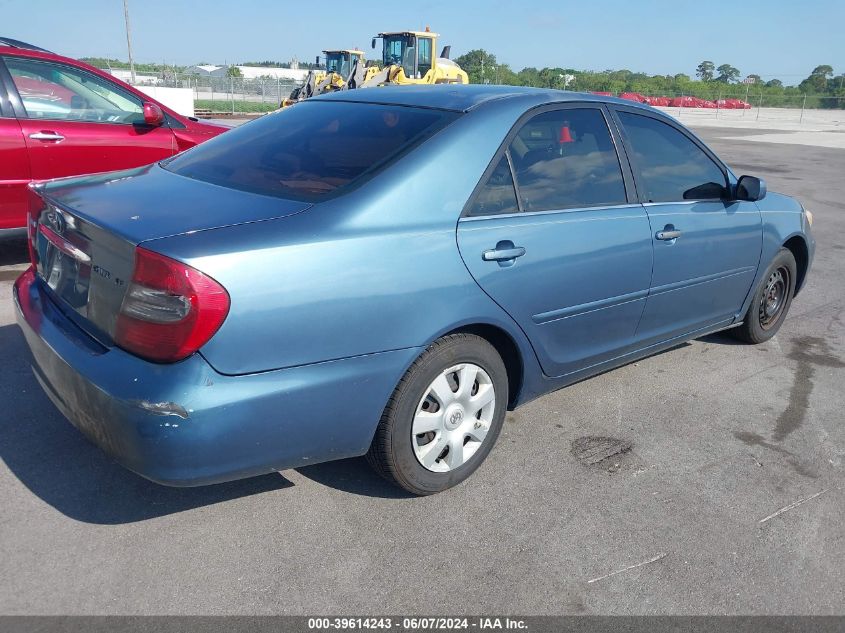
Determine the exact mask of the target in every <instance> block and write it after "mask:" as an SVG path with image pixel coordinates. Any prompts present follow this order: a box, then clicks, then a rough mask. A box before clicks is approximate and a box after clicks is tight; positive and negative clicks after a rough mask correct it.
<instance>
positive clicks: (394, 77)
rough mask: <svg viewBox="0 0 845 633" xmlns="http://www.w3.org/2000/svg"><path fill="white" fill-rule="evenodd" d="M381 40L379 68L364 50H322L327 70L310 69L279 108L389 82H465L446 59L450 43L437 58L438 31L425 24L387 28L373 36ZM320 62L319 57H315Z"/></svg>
mask: <svg viewBox="0 0 845 633" xmlns="http://www.w3.org/2000/svg"><path fill="white" fill-rule="evenodd" d="M378 39H381V41H382V59H381V67H379V65H378V64H376V63H375V62H367V61H366V60H365V59H364V53H363V51H360V50H358V49H338V50H326V51H323V54H324V55H325V66H326V70H325V71H323V70H312V71H311V72H310V73H308V76H307V77H306V79H305V83H304V84H303V85H302V86H298V87H296V88H294V89H293V91H292V92H291V94H290V96H289V97H288V98H287V99H284V100H283V101H282V103H281V107H283V108H284V107H287V106H289V105H293V104H294V103H296V102H297V101H302V100H303V99H308V98H309V97H313V96H316V95H319V94H323V93H324V92H333V91H335V90H351V89H355V88H372V87H374V86H384V85H388V84H398V85H419V84H443V83H447V84H468V83H469V76H468V75H467V74H466V72H465V71H464V70H463V69H462V68H461V67H460V66H458V64H456V63H455V62H453V61H452V60H451V59H449V53H450V51H451V47H450V46H444V47H443V50H442V51H441V53H440V57H434V51H436V50H437V33H432V32H431V30H430V29H429V28H428V27H426V28H425V31H388V32H384V33H379V34H378V35H377V36H375V37H374V38H373V39H372V47H373V49H375V48H376V40H378ZM317 64H318V65H319V64H320V58H319V57H318V58H317Z"/></svg>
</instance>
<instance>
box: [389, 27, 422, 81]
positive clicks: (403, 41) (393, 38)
mask: <svg viewBox="0 0 845 633" xmlns="http://www.w3.org/2000/svg"><path fill="white" fill-rule="evenodd" d="M415 55H416V52H415V50H414V36H413V35H385V36H384V48H383V53H382V58H383V59H382V61H383V62H384V65H385V66H392V65H394V64H395V65H398V66H402V68H404V69H405V76H406V77H413V76H414V74H415V73H416V68H414V62H415V59H414V57H415Z"/></svg>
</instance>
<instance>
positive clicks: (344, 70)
mask: <svg viewBox="0 0 845 633" xmlns="http://www.w3.org/2000/svg"><path fill="white" fill-rule="evenodd" d="M326 72H329V73H337V74H338V75H340V76H341V77H348V76H349V73H351V72H352V63H351V59H350V54H349V53H326Z"/></svg>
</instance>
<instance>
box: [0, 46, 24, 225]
mask: <svg viewBox="0 0 845 633" xmlns="http://www.w3.org/2000/svg"><path fill="white" fill-rule="evenodd" d="M7 83H8V75H7V74H6V73H5V72H4V68H3V66H2V62H0V230H4V229H17V228H21V227H23V226H26V210H27V202H26V201H27V197H26V186H27V185H28V184H29V181H30V170H29V157H28V156H27V151H26V143H25V142H24V138H23V132H22V131H21V126H20V123H18V120H17V118H16V117H15V111H14V109H13V108H12V102H11V100H10V99H9V94H8V88H7Z"/></svg>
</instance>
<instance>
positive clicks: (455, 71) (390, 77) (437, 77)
mask: <svg viewBox="0 0 845 633" xmlns="http://www.w3.org/2000/svg"><path fill="white" fill-rule="evenodd" d="M377 39H381V41H382V73H381V74H383V75H384V76H376V77H373V78H371V79H370V80H369V81H368V82H367V83H368V84H370V83H373V82H377V83H380V84H382V83H398V84H441V83H458V84H468V83H469V77H468V76H467V74H466V73H465V72H464V71H463V70H462V69H461V67H460V66H458V65H457V64H456V63H455V62H453V61H452V60H450V59H449V49H450V47H449V46H446V47H444V48H443V52H442V53H441V54H440V57H435V56H434V54H435V51H436V50H437V33H432V32H431V31H430V30H429V29H428V27H426V30H425V31H394V32H387V33H379V34H378V35H377V36H376V37H374V38H373V41H372V46H373V48H375V47H376V40H377Z"/></svg>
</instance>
